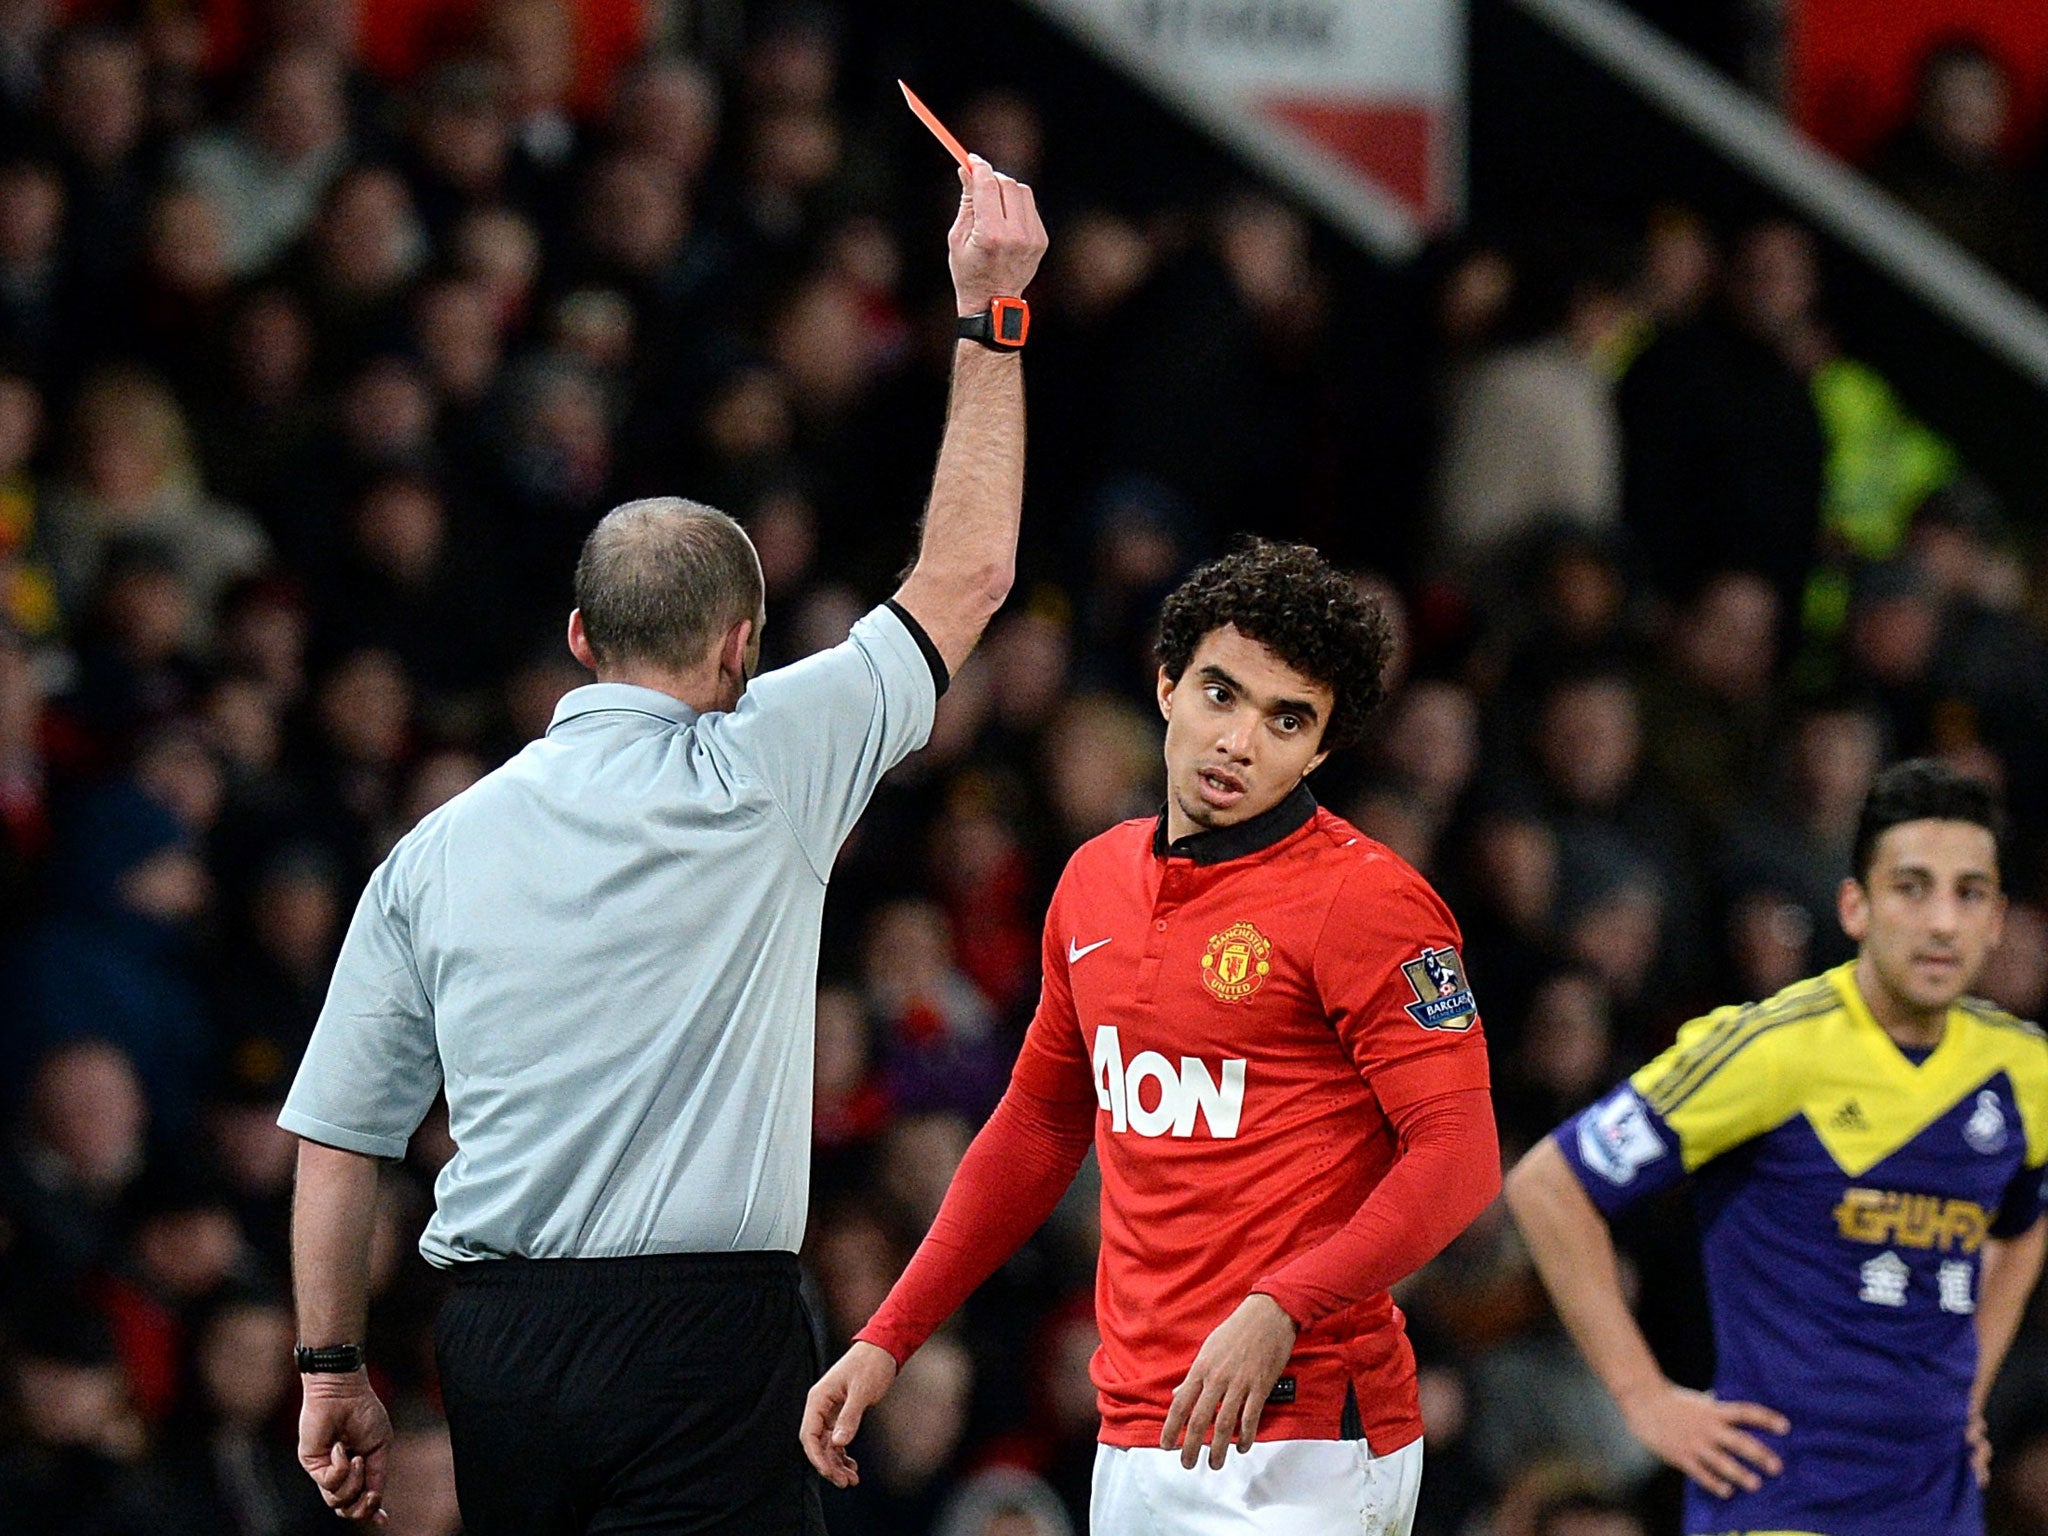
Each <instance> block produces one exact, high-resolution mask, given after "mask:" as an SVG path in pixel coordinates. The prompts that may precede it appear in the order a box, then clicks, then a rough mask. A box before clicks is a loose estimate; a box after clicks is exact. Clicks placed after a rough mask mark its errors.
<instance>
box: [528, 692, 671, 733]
mask: <svg viewBox="0 0 2048 1536" xmlns="http://www.w3.org/2000/svg"><path fill="white" fill-rule="evenodd" d="M599 714H631V715H652V716H653V717H654V718H655V719H657V720H666V721H668V722H669V724H671V725H688V724H689V723H690V722H691V721H693V720H695V719H696V718H697V711H696V710H694V709H692V708H690V706H689V705H687V704H685V703H684V702H683V701H682V700H680V699H672V698H670V697H669V696H668V695H667V694H665V693H660V692H657V691H656V690H655V689H652V688H642V687H639V686H638V685H637V684H634V683H585V684H584V685H583V686H582V687H581V688H571V689H570V690H569V691H568V692H567V693H565V694H563V695H562V701H561V703H559V704H557V705H556V706H555V717H554V719H552V720H550V721H549V722H548V733H549V734H550V735H552V734H553V733H554V729H555V727H556V726H558V725H566V724H568V723H569V722H570V721H571V720H576V719H580V718H581V717H582V716H584V715H599Z"/></svg>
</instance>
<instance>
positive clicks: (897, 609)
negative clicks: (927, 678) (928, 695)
mask: <svg viewBox="0 0 2048 1536" xmlns="http://www.w3.org/2000/svg"><path fill="white" fill-rule="evenodd" d="M882 606H883V607H884V608H887V609H888V610H889V611H890V612H891V613H893V614H895V615H896V617H897V618H898V619H900V620H901V621H902V623H903V627H904V628H905V629H907V630H909V631H910V638H911V639H913V640H915V641H916V642H917V649H918V651H919V653H920V654H922V655H923V657H924V664H925V665H926V666H928V667H930V668H931V669H932V689H933V691H934V692H935V693H936V694H937V695H938V697H940V698H942V699H943V698H944V697H945V696H946V689H947V688H948V687H950V686H951V685H952V682H953V678H952V675H951V674H950V673H948V672H947V671H946V658H945V657H943V656H941V655H940V654H939V648H938V647H937V646H936V645H934V644H932V637H931V636H930V635H928V634H926V633H925V632H924V626H923V625H922V624H920V623H918V622H917V618H916V616H915V615H914V614H912V613H911V611H910V610H909V609H908V608H906V607H904V606H903V605H902V604H901V603H899V602H897V601H896V599H895V598H893V597H892V598H890V599H889V601H888V602H886V603H884V604H883V605H882Z"/></svg>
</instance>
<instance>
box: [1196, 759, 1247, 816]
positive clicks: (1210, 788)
mask: <svg viewBox="0 0 2048 1536" xmlns="http://www.w3.org/2000/svg"><path fill="white" fill-rule="evenodd" d="M1196 777H1197V779H1198V780H1199V781H1200V783H1201V786H1202V799H1203V801H1204V802H1205V803H1206V804H1208V805H1210V806H1213V807H1214V808H1215V809H1217V810H1219V811H1223V810H1228V809H1229V808H1230V807H1231V806H1233V805H1235V804H1237V802H1238V801H1240V800H1242V799H1243V798H1244V785H1243V783H1242V782H1241V781H1239V780H1238V779H1237V778H1235V777H1233V776H1232V775H1230V774H1227V773H1221V772H1218V771H1217V770H1216V769H1214V768H1204V769H1202V770H1201V772H1200V773H1199V774H1197V775H1196Z"/></svg>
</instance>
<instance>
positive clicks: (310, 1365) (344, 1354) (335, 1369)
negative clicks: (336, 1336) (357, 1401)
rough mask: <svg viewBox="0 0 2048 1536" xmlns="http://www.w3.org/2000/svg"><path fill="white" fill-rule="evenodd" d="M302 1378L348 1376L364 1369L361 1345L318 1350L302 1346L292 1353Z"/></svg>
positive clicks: (337, 1346)
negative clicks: (352, 1372)
mask: <svg viewBox="0 0 2048 1536" xmlns="http://www.w3.org/2000/svg"><path fill="white" fill-rule="evenodd" d="M292 1358H293V1359H295V1360H297V1361H298V1363H299V1374H300V1375H301V1376H346V1375H348V1374H349V1373H350V1372H351V1371H360V1370H361V1369H362V1368H363V1346H362V1345H360V1344H325V1345H322V1346H321V1347H320V1348H318V1349H312V1348H308V1347H307V1346H306V1345H304V1344H301V1345H299V1346H298V1348H296V1349H294V1350H293V1351H292Z"/></svg>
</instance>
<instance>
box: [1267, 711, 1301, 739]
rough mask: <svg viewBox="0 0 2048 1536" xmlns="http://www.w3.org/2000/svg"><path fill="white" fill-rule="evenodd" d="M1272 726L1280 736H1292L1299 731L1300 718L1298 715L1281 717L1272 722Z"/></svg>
mask: <svg viewBox="0 0 2048 1536" xmlns="http://www.w3.org/2000/svg"><path fill="white" fill-rule="evenodd" d="M1273 726H1274V728H1275V729H1276V730H1278V731H1279V732H1280V734H1281V735H1283V736H1292V735H1293V734H1294V733H1295V732H1296V731H1298V730H1300V729H1301V718H1300V717H1299V716H1298V715H1281V716H1279V717H1277V718H1276V719H1275V720H1274V721H1273Z"/></svg>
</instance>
